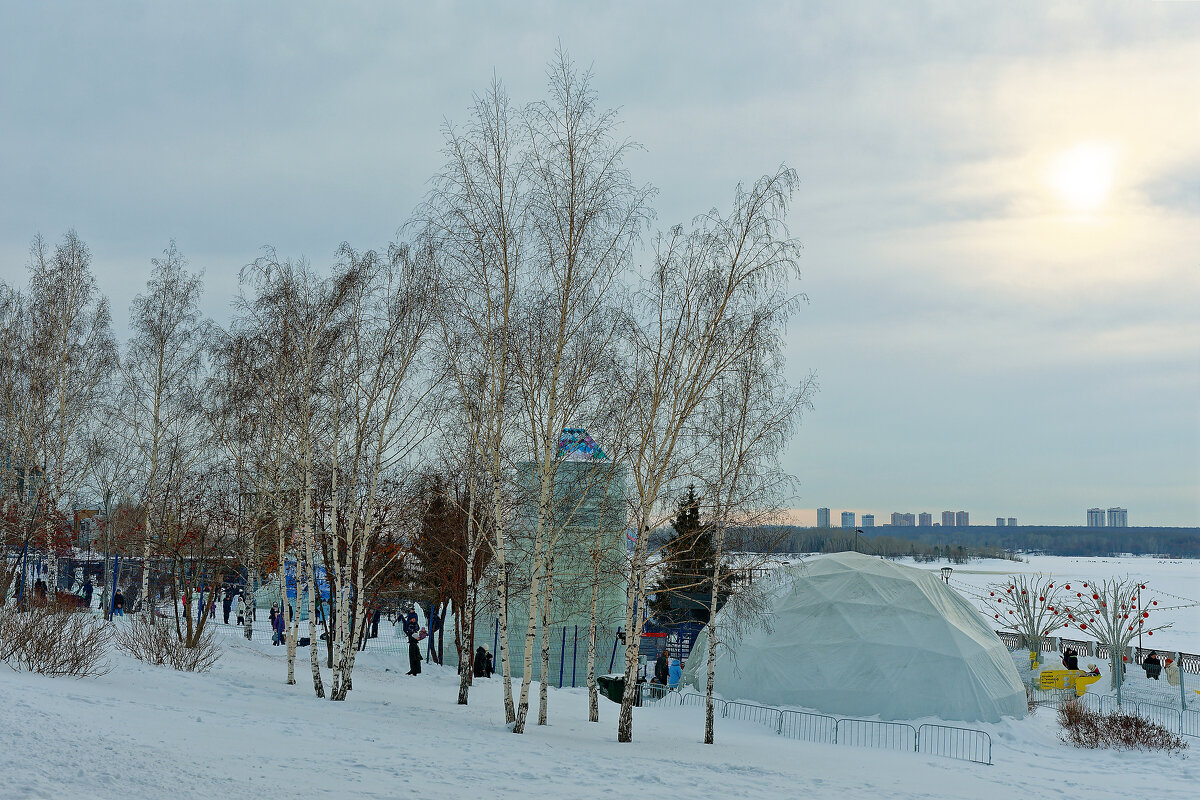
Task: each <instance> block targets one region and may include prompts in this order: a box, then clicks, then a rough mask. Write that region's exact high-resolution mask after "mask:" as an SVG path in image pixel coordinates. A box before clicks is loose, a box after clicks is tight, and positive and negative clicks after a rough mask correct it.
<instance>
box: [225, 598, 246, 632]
mask: <svg viewBox="0 0 1200 800" xmlns="http://www.w3.org/2000/svg"><path fill="white" fill-rule="evenodd" d="M225 617H226V622H228V621H229V619H228V617H229V614H228V612H226V614H225ZM237 624H238V625H245V624H246V596H245V595H244V594H242V593H241V592H238V599H237Z"/></svg>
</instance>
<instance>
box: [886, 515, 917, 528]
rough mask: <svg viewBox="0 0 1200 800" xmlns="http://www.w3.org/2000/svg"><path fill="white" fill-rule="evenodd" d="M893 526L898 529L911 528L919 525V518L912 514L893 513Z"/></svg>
mask: <svg viewBox="0 0 1200 800" xmlns="http://www.w3.org/2000/svg"><path fill="white" fill-rule="evenodd" d="M892 524H893V525H896V526H898V527H904V528H911V527H913V526H914V525H916V524H917V518H916V517H915V516H913V515H912V514H902V513H900V512H899V511H893V512H892Z"/></svg>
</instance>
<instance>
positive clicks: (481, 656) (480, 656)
mask: <svg viewBox="0 0 1200 800" xmlns="http://www.w3.org/2000/svg"><path fill="white" fill-rule="evenodd" d="M474 667H475V668H474V670H473V672H474V674H475V677H476V678H486V677H487V676H488V652H487V648H486V647H484V646H483V645H479V647H478V648H476V650H475V665H474Z"/></svg>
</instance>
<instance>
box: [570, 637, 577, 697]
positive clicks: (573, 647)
mask: <svg viewBox="0 0 1200 800" xmlns="http://www.w3.org/2000/svg"><path fill="white" fill-rule="evenodd" d="M578 668H579V626H578V625H576V626H575V643H574V644H573V645H571V688H572V689H574V688H575V672H576V670H577V669H578Z"/></svg>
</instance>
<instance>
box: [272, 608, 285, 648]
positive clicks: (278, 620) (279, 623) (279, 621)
mask: <svg viewBox="0 0 1200 800" xmlns="http://www.w3.org/2000/svg"><path fill="white" fill-rule="evenodd" d="M271 627H272V628H273V629H274V630H275V636H274V641H273V642H272V643H273V644H284V643H285V642H286V640H285V639H284V638H283V637H284V633H283V632H284V626H283V614H282V613H281V612H276V613H275V620H274V621H273V622H272V623H271Z"/></svg>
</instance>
